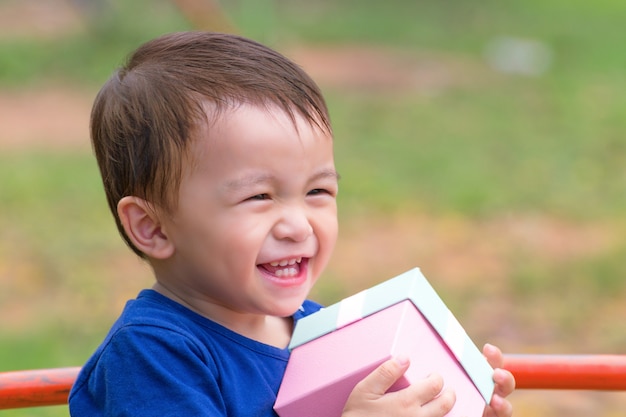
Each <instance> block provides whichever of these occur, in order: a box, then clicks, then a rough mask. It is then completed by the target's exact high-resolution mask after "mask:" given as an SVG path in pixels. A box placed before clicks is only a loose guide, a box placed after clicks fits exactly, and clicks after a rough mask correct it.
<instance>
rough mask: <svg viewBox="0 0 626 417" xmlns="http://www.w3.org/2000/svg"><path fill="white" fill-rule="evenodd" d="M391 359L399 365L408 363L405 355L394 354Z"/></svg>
mask: <svg viewBox="0 0 626 417" xmlns="http://www.w3.org/2000/svg"><path fill="white" fill-rule="evenodd" d="M393 359H394V360H395V361H396V363H397V364H398V365H400V366H406V365H407V364H408V363H409V358H408V356H405V355H400V356H395V357H394V358H393Z"/></svg>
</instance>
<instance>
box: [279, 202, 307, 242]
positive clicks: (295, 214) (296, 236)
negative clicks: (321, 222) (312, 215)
mask: <svg viewBox="0 0 626 417" xmlns="http://www.w3.org/2000/svg"><path fill="white" fill-rule="evenodd" d="M312 234H313V226H311V223H310V222H309V219H308V217H307V215H306V213H305V212H304V211H303V210H285V211H284V213H283V215H282V217H281V219H280V221H279V222H278V223H276V225H275V226H274V237H275V238H276V239H278V240H285V239H289V240H292V241H294V242H302V241H304V240H306V239H307V238H308V237H309V236H311V235H312Z"/></svg>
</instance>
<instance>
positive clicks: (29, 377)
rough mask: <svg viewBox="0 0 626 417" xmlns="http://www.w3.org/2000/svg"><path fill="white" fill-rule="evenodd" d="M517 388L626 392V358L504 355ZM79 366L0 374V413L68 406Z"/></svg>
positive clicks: (507, 367)
mask: <svg viewBox="0 0 626 417" xmlns="http://www.w3.org/2000/svg"><path fill="white" fill-rule="evenodd" d="M504 368H505V369H508V370H509V371H511V373H513V375H514V376H515V381H516V387H517V389H577V390H606V391H610V390H619V391H626V355H515V354H508V355H504ZM79 371H80V367H74V368H57V369H39V370H32V371H14V372H4V373H1V372H0V410H3V409H12V408H23V407H37V406H44V405H60V404H66V403H67V397H68V395H69V392H70V389H71V388H72V384H73V383H74V380H75V379H76V376H77V375H78V372H79Z"/></svg>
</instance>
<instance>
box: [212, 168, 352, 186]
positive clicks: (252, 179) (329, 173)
mask: <svg viewBox="0 0 626 417" xmlns="http://www.w3.org/2000/svg"><path fill="white" fill-rule="evenodd" d="M324 178H332V179H335V180H337V181H339V179H340V178H341V177H340V175H339V173H338V172H337V171H335V170H334V169H322V170H320V171H318V172H317V173H315V174H314V175H313V176H311V178H310V180H311V181H315V180H319V179H324ZM273 180H274V176H273V175H269V174H253V175H249V176H246V177H241V178H237V179H234V180H231V181H228V182H227V183H226V184H224V188H225V189H226V190H235V189H241V188H249V187H254V186H255V185H258V184H264V183H268V182H271V181H273Z"/></svg>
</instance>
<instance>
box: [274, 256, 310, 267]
mask: <svg viewBox="0 0 626 417" xmlns="http://www.w3.org/2000/svg"><path fill="white" fill-rule="evenodd" d="M300 262H302V258H293V259H283V260H282V261H278V262H270V265H272V266H287V265H295V264H296V263H300Z"/></svg>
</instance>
